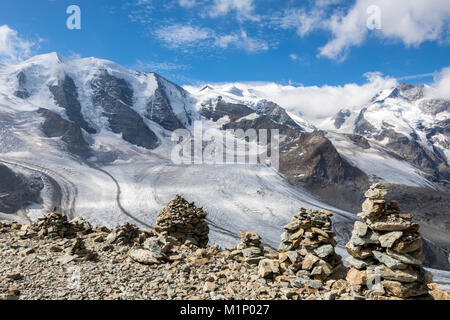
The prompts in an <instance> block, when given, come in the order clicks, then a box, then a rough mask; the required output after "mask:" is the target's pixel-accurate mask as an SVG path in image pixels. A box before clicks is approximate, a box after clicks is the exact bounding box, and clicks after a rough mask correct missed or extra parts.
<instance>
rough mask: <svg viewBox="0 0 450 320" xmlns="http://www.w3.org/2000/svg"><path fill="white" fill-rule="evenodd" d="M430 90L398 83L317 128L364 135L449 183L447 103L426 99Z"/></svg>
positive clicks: (449, 104)
mask: <svg viewBox="0 0 450 320" xmlns="http://www.w3.org/2000/svg"><path fill="white" fill-rule="evenodd" d="M430 90H431V88H429V87H427V86H424V85H418V86H411V85H408V84H406V83H403V84H400V85H399V86H398V87H396V88H392V89H388V90H384V91H383V92H380V93H379V94H378V95H376V96H375V97H374V98H373V99H371V101H370V102H368V103H367V104H366V105H364V106H359V107H353V108H345V109H342V110H341V111H339V113H337V114H336V115H335V116H334V117H332V118H330V119H328V120H327V121H325V122H324V123H322V125H321V126H320V127H321V128H322V129H324V130H328V131H332V132H337V133H345V134H356V135H360V136H363V137H365V138H367V139H368V140H370V141H373V142H375V143H376V144H378V145H380V146H383V147H385V148H386V149H387V150H388V151H389V152H391V153H392V154H394V155H396V156H398V157H400V158H401V159H403V160H406V161H408V162H409V163H410V164H411V165H413V166H416V167H418V168H420V169H421V170H423V171H424V172H425V173H426V174H427V177H428V178H429V179H430V180H433V181H440V180H449V179H450V170H449V163H450V157H449V156H450V148H449V146H450V138H449V132H450V131H449V130H450V101H448V100H441V99H433V98H429V97H428V95H427V92H428V91H430Z"/></svg>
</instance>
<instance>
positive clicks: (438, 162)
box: [375, 129, 449, 179]
mask: <svg viewBox="0 0 450 320" xmlns="http://www.w3.org/2000/svg"><path fill="white" fill-rule="evenodd" d="M375 138H376V139H377V140H379V141H382V140H384V139H386V138H388V140H389V142H388V143H387V144H386V147H387V148H388V149H389V150H391V152H392V153H393V154H395V155H397V156H399V157H400V158H402V159H405V160H406V161H408V162H410V163H412V164H414V165H417V166H419V167H420V168H421V169H422V170H423V171H424V172H426V173H427V174H429V175H431V176H432V177H434V178H438V179H439V178H440V177H443V178H445V179H449V176H448V166H447V164H446V162H445V160H444V159H443V158H441V157H440V156H439V155H438V154H435V153H431V152H429V151H428V150H425V148H424V147H422V146H421V145H420V144H419V143H418V142H417V141H416V140H412V139H410V138H408V137H406V136H404V135H402V134H400V133H397V132H395V131H394V130H392V129H384V130H382V131H381V132H380V133H379V134H377V135H376V136H375Z"/></svg>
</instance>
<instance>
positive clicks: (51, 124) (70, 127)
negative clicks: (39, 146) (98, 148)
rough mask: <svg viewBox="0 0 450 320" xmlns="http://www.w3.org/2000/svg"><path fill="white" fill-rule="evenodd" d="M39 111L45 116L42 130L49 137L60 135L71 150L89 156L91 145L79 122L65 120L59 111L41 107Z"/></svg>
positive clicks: (76, 153)
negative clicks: (84, 135) (85, 137)
mask: <svg viewBox="0 0 450 320" xmlns="http://www.w3.org/2000/svg"><path fill="white" fill-rule="evenodd" d="M38 112H39V113H40V114H41V115H42V116H43V117H44V118H45V121H44V123H43V124H42V131H43V132H44V134H45V135H46V136H47V137H49V138H55V137H60V138H61V140H62V141H64V142H65V144H66V148H67V150H68V151H69V152H71V153H73V154H75V155H79V156H82V157H87V156H89V154H90V150H89V145H88V143H87V142H86V140H85V139H84V137H83V132H82V131H81V129H80V127H79V126H78V125H77V124H75V123H73V122H70V121H68V120H65V119H63V118H62V117H61V116H60V115H58V114H57V113H55V112H53V111H50V110H47V109H44V108H41V109H39V111H38Z"/></svg>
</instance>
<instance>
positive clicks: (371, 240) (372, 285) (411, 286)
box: [346, 183, 432, 298]
mask: <svg viewBox="0 0 450 320" xmlns="http://www.w3.org/2000/svg"><path fill="white" fill-rule="evenodd" d="M386 195H387V190H386V189H385V187H384V186H383V185H382V184H379V183H377V184H374V185H372V186H371V187H370V189H369V190H368V191H367V192H366V193H365V196H366V200H365V201H364V203H363V205H362V210H363V211H362V212H361V213H359V214H358V217H359V218H361V219H362V220H363V221H364V222H361V221H357V222H355V225H354V230H353V233H352V237H351V239H350V241H349V242H348V243H347V245H346V249H347V251H348V253H349V254H350V257H348V258H347V259H346V260H347V262H348V263H349V264H350V266H351V269H350V270H349V271H348V274H347V282H348V283H349V284H350V285H351V286H352V288H353V289H354V290H355V291H357V292H361V293H363V294H364V295H366V296H367V295H370V294H372V295H375V296H388V297H392V298H409V297H417V296H421V295H425V294H427V292H428V288H427V284H428V283H429V282H431V280H432V277H431V274H429V273H428V272H426V271H425V270H424V269H423V268H422V263H423V261H424V259H425V257H424V254H423V251H422V238H421V236H420V234H419V233H418V230H419V225H418V224H417V223H414V222H412V221H411V215H410V214H408V213H402V212H400V209H399V207H398V204H397V202H395V201H391V202H390V203H389V204H388V205H387V206H386Z"/></svg>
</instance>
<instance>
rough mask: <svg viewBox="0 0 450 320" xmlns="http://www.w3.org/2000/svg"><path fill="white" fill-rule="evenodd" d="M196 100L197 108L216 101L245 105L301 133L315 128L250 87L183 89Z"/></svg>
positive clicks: (226, 85)
mask: <svg viewBox="0 0 450 320" xmlns="http://www.w3.org/2000/svg"><path fill="white" fill-rule="evenodd" d="M185 88H186V89H187V90H188V91H189V92H190V93H191V94H192V95H193V96H194V97H195V98H196V99H197V104H198V108H200V109H201V108H204V107H205V106H215V105H216V104H217V102H218V100H223V101H226V102H228V103H232V104H241V105H246V106H247V107H249V108H251V109H252V110H254V111H256V112H257V113H259V114H265V115H271V118H272V119H273V120H275V121H276V122H277V123H281V124H287V125H289V126H291V127H299V128H301V129H302V130H303V131H308V132H311V131H314V130H315V129H316V127H315V126H314V125H313V124H312V123H310V122H309V121H307V120H306V119H304V118H303V117H301V116H300V115H297V114H293V113H291V112H288V111H286V110H285V109H284V108H282V106H279V105H278V104H276V103H274V102H272V101H268V99H267V97H266V95H265V94H264V93H263V92H260V91H259V90H258V89H255V88H253V87H252V86H251V85H247V84H242V83H230V84H215V85H205V86H202V87H193V86H186V87H185Z"/></svg>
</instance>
